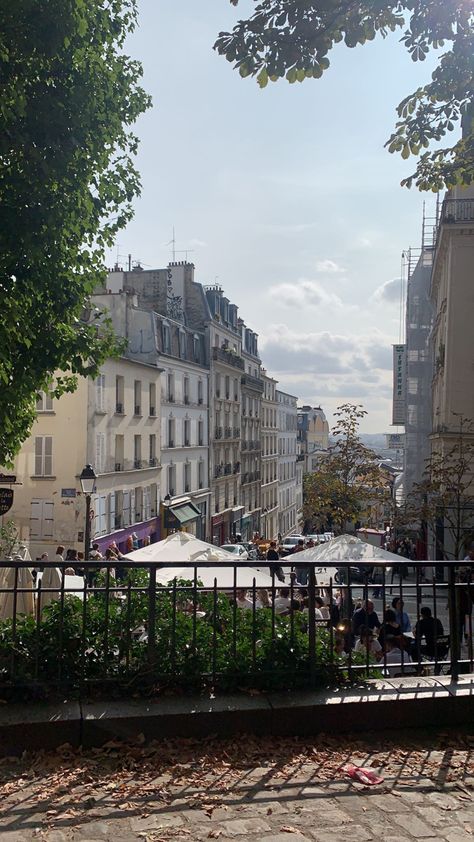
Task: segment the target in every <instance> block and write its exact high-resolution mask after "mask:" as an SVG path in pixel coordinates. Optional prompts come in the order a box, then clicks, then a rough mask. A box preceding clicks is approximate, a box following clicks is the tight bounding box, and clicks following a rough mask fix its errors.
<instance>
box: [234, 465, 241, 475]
mask: <svg viewBox="0 0 474 842" xmlns="http://www.w3.org/2000/svg"><path fill="white" fill-rule="evenodd" d="M233 473H234V474H239V473H240V462H234V470H233Z"/></svg>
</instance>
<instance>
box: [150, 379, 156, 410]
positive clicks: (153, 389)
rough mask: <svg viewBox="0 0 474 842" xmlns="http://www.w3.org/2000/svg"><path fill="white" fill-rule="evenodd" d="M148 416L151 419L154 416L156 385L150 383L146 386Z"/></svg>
mask: <svg viewBox="0 0 474 842" xmlns="http://www.w3.org/2000/svg"><path fill="white" fill-rule="evenodd" d="M148 415H150V417H151V418H154V417H155V416H156V384H155V383H150V384H149V386H148Z"/></svg>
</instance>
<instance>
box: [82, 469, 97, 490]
mask: <svg viewBox="0 0 474 842" xmlns="http://www.w3.org/2000/svg"><path fill="white" fill-rule="evenodd" d="M79 479H80V481H81V489H82V493H83V494H86V495H88V494H92V492H93V491H94V487H95V481H96V479H97V476H96V473H95V471H94V468H93V467H92V465H86V466H85V467H84V468H83V469H82V473H81V476H80V477H79Z"/></svg>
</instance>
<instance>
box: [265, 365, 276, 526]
mask: <svg viewBox="0 0 474 842" xmlns="http://www.w3.org/2000/svg"><path fill="white" fill-rule="evenodd" d="M261 378H262V380H263V395H262V418H261V441H262V491H261V494H262V518H261V533H262V535H263V536H264V537H265V538H267V539H268V540H273V539H276V537H277V534H278V402H277V399H276V386H277V381H276V380H274V379H273V377H269V376H268V374H267V373H266V371H265V369H262V370H261Z"/></svg>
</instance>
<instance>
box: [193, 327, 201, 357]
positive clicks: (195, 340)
mask: <svg viewBox="0 0 474 842" xmlns="http://www.w3.org/2000/svg"><path fill="white" fill-rule="evenodd" d="M199 349H200V342H199V336H198V335H197V334H196V333H195V334H194V336H193V356H194V362H195V363H198V362H199V361H200V357H201V354H200V353H199Z"/></svg>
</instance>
